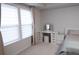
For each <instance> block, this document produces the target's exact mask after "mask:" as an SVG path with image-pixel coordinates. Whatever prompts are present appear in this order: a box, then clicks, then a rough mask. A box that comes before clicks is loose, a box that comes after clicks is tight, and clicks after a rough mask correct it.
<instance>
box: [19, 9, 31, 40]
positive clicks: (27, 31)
mask: <svg viewBox="0 0 79 59" xmlns="http://www.w3.org/2000/svg"><path fill="white" fill-rule="evenodd" d="M20 12H21V27H22V38H23V39H24V38H26V37H29V36H31V35H32V13H31V11H30V10H26V9H20Z"/></svg>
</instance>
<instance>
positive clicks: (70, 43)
mask: <svg viewBox="0 0 79 59" xmlns="http://www.w3.org/2000/svg"><path fill="white" fill-rule="evenodd" d="M63 49H64V50H66V51H69V52H77V53H79V36H75V35H74V36H73V35H69V36H67V37H66V39H65V43H64V46H63Z"/></svg>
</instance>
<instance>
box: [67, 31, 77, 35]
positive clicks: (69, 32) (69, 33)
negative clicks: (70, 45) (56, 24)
mask: <svg viewBox="0 0 79 59" xmlns="http://www.w3.org/2000/svg"><path fill="white" fill-rule="evenodd" d="M67 34H68V35H76V36H79V30H68V33H67Z"/></svg>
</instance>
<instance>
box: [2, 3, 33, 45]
mask: <svg viewBox="0 0 79 59" xmlns="http://www.w3.org/2000/svg"><path fill="white" fill-rule="evenodd" d="M5 5H10V6H13V7H16V8H17V11H18V12H17V14H18V36H19V39H14V40H13V41H10V42H8V43H4V46H7V45H10V44H12V43H15V42H17V41H20V40H22V39H23V38H22V27H21V26H22V24H21V12H20V10H21V9H24V10H28V9H29V10H30V11H31V9H30V8H25V7H19V6H17V5H14V4H5ZM1 7H2V6H1ZM31 13H32V12H31ZM32 23H33V19H32ZM11 27H12V26H11ZM1 28H2V27H1ZM6 28H7V27H6ZM31 36H32V35H31ZM31 36H29V37H31ZM26 38H28V37H26ZM26 38H24V39H26Z"/></svg>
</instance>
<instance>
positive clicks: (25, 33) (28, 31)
mask: <svg viewBox="0 0 79 59" xmlns="http://www.w3.org/2000/svg"><path fill="white" fill-rule="evenodd" d="M31 35H32V25H23V26H22V38H26V37H30V36H31Z"/></svg>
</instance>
